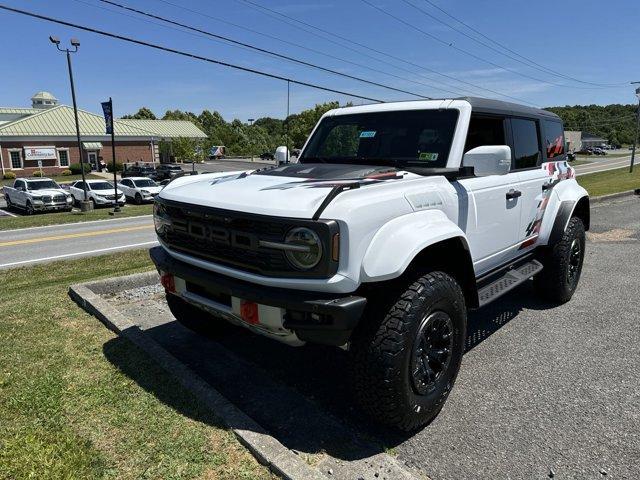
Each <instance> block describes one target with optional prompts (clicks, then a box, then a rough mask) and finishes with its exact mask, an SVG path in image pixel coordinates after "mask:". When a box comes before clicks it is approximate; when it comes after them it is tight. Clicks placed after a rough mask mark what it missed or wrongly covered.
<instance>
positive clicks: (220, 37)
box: [99, 0, 431, 100]
mask: <svg viewBox="0 0 640 480" xmlns="http://www.w3.org/2000/svg"><path fill="white" fill-rule="evenodd" d="M99 1H100V2H102V3H106V4H108V5H113V6H115V7H118V8H121V9H123V10H128V11H130V12H134V13H137V14H140V15H144V16H145V17H149V18H154V19H156V20H160V21H162V22H166V23H168V24H170V25H176V26H178V27H181V28H186V29H187V30H192V31H194V32H198V33H201V34H203V35H206V36H208V37H212V38H216V39H219V40H224V41H226V42H229V43H232V44H234V45H240V46H242V47H245V48H248V49H250V50H254V51H257V52H260V53H263V54H267V55H271V56H274V57H277V58H281V59H284V60H287V61H290V62H294V63H297V64H299V65H304V66H306V67H310V68H315V69H317V70H321V71H323V72H327V73H331V74H332V75H338V76H341V77H345V78H349V79H351V80H356V81H358V82H362V83H367V84H369V85H373V86H376V87H380V88H385V89H387V90H393V91H395V92H400V93H405V94H408V95H412V96H414V97H419V98H423V99H427V100H430V99H431V97H427V96H425V95H421V94H419V93H414V92H410V91H407V90H402V89H400V88H396V87H392V86H389V85H385V84H382V83H378V82H374V81H372V80H367V79H365V78H362V77H357V76H355V75H349V74H347V73H342V72H338V71H337V70H333V69H331V68H327V67H323V66H321V65H317V64H315V63H311V62H306V61H304V60H300V59H297V58H294V57H291V56H288V55H283V54H281V53H278V52H274V51H272V50H267V49H265V48H261V47H257V46H255V45H251V44H249V43H245V42H241V41H238V40H235V39H233V38H230V37H226V36H223V35H218V34H217V33H212V32H209V31H207V30H202V29H200V28H196V27H193V26H191V25H186V24H184V23H180V22H176V21H175V20H170V19H168V18H165V17H161V16H159V15H156V14H153V13H149V12H145V11H142V10H138V9H136V8H132V7H129V6H127V5H123V4H120V3H117V2H113V1H111V0H99Z"/></svg>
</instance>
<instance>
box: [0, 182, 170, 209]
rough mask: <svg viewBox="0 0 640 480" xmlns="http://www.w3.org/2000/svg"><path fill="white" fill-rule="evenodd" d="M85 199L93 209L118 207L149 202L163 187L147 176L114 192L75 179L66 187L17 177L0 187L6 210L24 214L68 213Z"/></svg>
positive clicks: (104, 185)
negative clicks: (7, 184) (19, 211)
mask: <svg viewBox="0 0 640 480" xmlns="http://www.w3.org/2000/svg"><path fill="white" fill-rule="evenodd" d="M85 187H86V190H87V200H89V201H90V202H92V203H93V206H94V207H102V206H113V205H115V204H116V203H117V204H118V205H120V206H122V205H124V204H125V203H127V202H133V203H136V204H138V205H140V204H142V203H145V202H152V201H153V199H154V197H155V196H156V195H157V194H158V193H160V190H162V189H163V188H164V186H163V185H160V184H159V183H157V182H155V181H154V180H152V179H150V178H147V177H128V178H123V179H122V180H121V181H119V182H118V185H117V190H116V189H115V188H114V185H113V183H111V182H109V181H107V180H101V179H91V180H86V181H84V182H83V181H82V180H78V181H76V182H73V183H71V184H69V185H62V186H61V185H59V184H58V183H56V182H55V181H53V180H51V179H50V178H37V179H36V178H18V179H16V181H15V182H14V183H13V186H12V187H9V186H5V187H4V197H5V200H6V202H7V208H9V209H11V208H17V209H20V210H23V211H24V212H25V213H27V214H28V215H31V214H34V213H36V212H57V211H71V209H72V208H73V206H74V205H76V204H77V203H78V202H80V201H81V200H84V191H85Z"/></svg>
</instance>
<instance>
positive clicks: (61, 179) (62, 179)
mask: <svg viewBox="0 0 640 480" xmlns="http://www.w3.org/2000/svg"><path fill="white" fill-rule="evenodd" d="M29 178H37V177H29ZM45 178H50V179H51V180H53V181H54V182H58V183H69V182H75V181H76V180H82V175H79V174H78V175H53V176H47V175H45ZM85 178H86V179H87V180H88V179H91V178H102V177H101V176H99V175H94V174H92V173H87V174H86V175H85ZM102 179H103V180H104V178H102ZM13 182H15V179H8V178H5V179H2V178H0V187H3V186H5V185H9V186H12V185H13Z"/></svg>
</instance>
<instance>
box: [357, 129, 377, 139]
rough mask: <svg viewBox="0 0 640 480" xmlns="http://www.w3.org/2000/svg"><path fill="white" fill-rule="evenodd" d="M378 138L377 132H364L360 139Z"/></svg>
mask: <svg viewBox="0 0 640 480" xmlns="http://www.w3.org/2000/svg"><path fill="white" fill-rule="evenodd" d="M375 136H376V131H375V130H364V131H362V132H360V138H373V137H375Z"/></svg>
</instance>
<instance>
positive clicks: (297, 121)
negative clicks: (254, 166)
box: [122, 102, 340, 160]
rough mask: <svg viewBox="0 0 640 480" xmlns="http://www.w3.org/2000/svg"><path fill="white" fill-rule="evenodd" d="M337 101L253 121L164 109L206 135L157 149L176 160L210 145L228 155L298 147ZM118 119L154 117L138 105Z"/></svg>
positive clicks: (198, 153) (202, 151)
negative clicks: (130, 112) (167, 153)
mask: <svg viewBox="0 0 640 480" xmlns="http://www.w3.org/2000/svg"><path fill="white" fill-rule="evenodd" d="M339 106H340V105H339V103H338V102H327V103H322V104H318V105H316V106H315V107H313V108H309V109H307V110H303V111H301V112H300V113H296V114H293V115H289V116H288V117H287V118H285V119H284V120H283V119H279V118H272V117H262V118H258V119H257V120H255V121H254V122H253V124H251V125H250V124H248V123H244V122H241V121H240V120H238V119H234V120H232V121H231V122H227V121H226V120H225V119H224V118H222V115H220V113H218V112H216V111H214V112H211V111H210V110H203V111H202V113H200V114H199V115H196V114H195V113H193V112H183V111H181V110H167V111H166V112H165V114H164V115H163V116H162V117H161V118H160V119H162V120H187V121H190V122H193V123H194V124H195V125H196V126H197V127H198V128H200V129H201V130H202V131H203V132H204V133H206V134H207V139H206V140H204V141H196V140H190V139H184V138H180V139H175V140H174V141H173V142H172V143H173V145H171V146H169V145H168V144H163V143H161V145H160V148H161V150H164V149H169V148H171V151H172V154H173V155H174V156H175V157H176V158H177V159H180V160H191V159H193V158H197V157H199V156H204V155H206V154H207V152H209V150H210V149H211V147H212V146H218V145H224V146H225V149H226V155H228V156H250V155H260V154H262V153H264V152H271V153H273V152H274V151H275V149H276V148H277V147H279V146H280V145H289V148H290V149H294V148H301V147H302V146H303V145H304V142H305V141H306V139H307V137H308V136H309V134H310V133H311V130H312V129H313V127H314V126H315V124H316V123H317V122H318V120H319V119H320V117H321V116H322V115H323V114H324V113H325V112H327V111H329V110H331V109H333V108H337V107H339ZM122 118H131V119H144V120H157V119H158V117H156V115H155V114H154V113H153V112H152V111H151V110H150V109H148V108H147V107H142V108H141V109H140V110H138V111H137V112H136V113H135V114H133V115H125V116H123V117H122Z"/></svg>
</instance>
